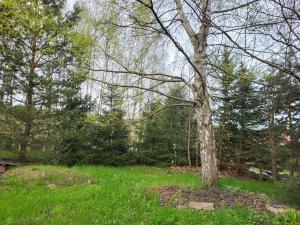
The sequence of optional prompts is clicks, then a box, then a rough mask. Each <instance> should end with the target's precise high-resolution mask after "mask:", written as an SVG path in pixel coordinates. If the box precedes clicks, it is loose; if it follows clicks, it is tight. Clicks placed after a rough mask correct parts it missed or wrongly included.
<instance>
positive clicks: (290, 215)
mask: <svg viewBox="0 0 300 225" xmlns="http://www.w3.org/2000/svg"><path fill="white" fill-rule="evenodd" d="M276 219H277V222H278V225H279V224H280V225H298V224H300V214H299V213H297V211H296V210H288V211H287V212H286V213H283V214H281V215H279V216H278V217H277V218H276Z"/></svg>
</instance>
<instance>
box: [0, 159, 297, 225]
mask: <svg viewBox="0 0 300 225" xmlns="http://www.w3.org/2000/svg"><path fill="white" fill-rule="evenodd" d="M8 175H9V176H8ZM8 175H6V177H4V178H2V179H0V224H20V225H25V224H57V225H63V224H72V225H75V224H84V225H88V224H120V225H123V224H124V225H146V224H147V225H175V224H176V225H200V224H205V225H210V224H211V225H215V224H220V225H225V224H239V225H240V224H241V225H244V224H257V225H260V224H266V225H267V224H278V225H280V224H293V225H296V224H299V222H300V218H299V216H300V215H299V214H297V213H296V212H295V211H290V212H288V213H286V214H283V215H281V216H272V215H270V214H266V213H254V212H251V211H249V210H247V209H246V208H243V207H239V206H234V207H230V208H224V209H220V210H217V211H214V212H199V211H196V210H191V209H180V210H179V209H175V208H172V207H168V206H160V204H159V196H158V194H155V193H151V192H148V191H147V189H148V188H149V187H153V186H160V185H166V184H181V185H185V186H189V187H192V188H199V182H200V180H199V176H197V175H193V174H191V173H188V172H170V171H169V170H168V169H161V168H153V167H142V166H134V167H121V168H111V167H96V166H80V167H73V168H66V167H58V166H42V165H31V166H24V167H19V168H16V169H13V170H11V171H9V172H8ZM220 185H221V186H222V187H226V188H234V189H241V190H245V191H251V192H261V193H265V194H267V195H269V196H272V195H277V194H278V190H277V189H276V186H274V185H273V184H271V183H267V182H255V181H244V180H237V179H233V178H222V179H221V181H220Z"/></svg>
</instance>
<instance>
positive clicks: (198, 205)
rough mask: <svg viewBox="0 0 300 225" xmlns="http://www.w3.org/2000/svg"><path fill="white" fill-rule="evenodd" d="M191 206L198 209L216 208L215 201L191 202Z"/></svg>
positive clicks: (208, 209)
mask: <svg viewBox="0 0 300 225" xmlns="http://www.w3.org/2000/svg"><path fill="white" fill-rule="evenodd" d="M189 207H190V208H193V209H197V210H205V211H211V210H214V209H215V208H214V203H212V202H193V201H191V202H189Z"/></svg>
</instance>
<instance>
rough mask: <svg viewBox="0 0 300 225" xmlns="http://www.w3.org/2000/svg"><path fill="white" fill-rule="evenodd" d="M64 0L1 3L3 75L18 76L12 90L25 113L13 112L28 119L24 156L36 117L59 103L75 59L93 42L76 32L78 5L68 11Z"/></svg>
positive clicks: (23, 136) (7, 0)
mask: <svg viewBox="0 0 300 225" xmlns="http://www.w3.org/2000/svg"><path fill="white" fill-rule="evenodd" d="M64 3H65V1H64V0H58V1H57V0H53V1H52V0H50V1H44V0H34V1H24V0H18V1H11V0H4V1H1V3H0V8H1V10H0V18H1V22H0V23H1V25H0V26H1V29H0V35H1V39H2V42H1V51H0V57H1V58H3V59H4V60H3V64H2V67H1V68H2V70H3V74H7V75H6V76H8V75H9V76H10V77H9V78H6V79H9V80H14V85H13V87H12V88H11V93H10V94H11V96H12V99H13V103H14V104H21V105H23V106H24V108H23V112H22V115H18V112H13V113H12V115H17V116H16V118H17V119H20V120H21V122H22V123H23V130H22V134H21V139H20V150H21V151H20V158H24V157H25V151H26V150H27V149H28V147H29V143H30V140H31V139H32V138H33V135H34V132H33V130H34V126H35V122H36V118H37V117H38V116H40V115H41V112H42V111H43V110H44V109H45V108H47V109H51V108H52V107H59V102H60V98H61V95H62V93H63V91H64V87H66V86H67V84H68V82H70V81H71V80H72V77H74V76H73V75H74V73H75V72H74V64H75V63H77V62H80V60H81V59H82V56H81V55H85V49H86V47H87V46H88V45H89V40H88V39H86V38H83V37H81V36H80V35H79V34H77V33H76V32H75V31H74V26H75V25H76V23H77V21H78V18H79V17H78V15H79V8H78V7H75V9H74V11H72V12H69V13H65V12H63V8H64ZM79 44H80V47H79ZM23 97H24V98H23ZM13 109H14V108H10V110H9V111H11V110H13ZM36 132H38V131H37V130H36Z"/></svg>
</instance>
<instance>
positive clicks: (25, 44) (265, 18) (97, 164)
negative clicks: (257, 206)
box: [0, 0, 300, 224]
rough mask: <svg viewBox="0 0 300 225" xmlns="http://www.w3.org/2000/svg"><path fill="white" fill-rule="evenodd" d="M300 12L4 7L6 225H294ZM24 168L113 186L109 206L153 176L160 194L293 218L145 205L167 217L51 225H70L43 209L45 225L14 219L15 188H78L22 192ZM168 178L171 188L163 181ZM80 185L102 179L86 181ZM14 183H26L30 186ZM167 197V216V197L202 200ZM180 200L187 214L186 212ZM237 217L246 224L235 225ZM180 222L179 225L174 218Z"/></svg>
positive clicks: (276, 0)
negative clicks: (266, 204) (263, 201)
mask: <svg viewBox="0 0 300 225" xmlns="http://www.w3.org/2000/svg"><path fill="white" fill-rule="evenodd" d="M299 12H300V1H299V0H226V1H225V0H214V1H212V0H78V1H75V0H0V166H1V161H3V165H4V162H9V163H11V162H12V163H16V164H18V166H17V167H16V168H13V169H12V170H11V169H10V167H9V168H8V172H4V173H3V175H2V176H3V178H1V174H0V202H1V201H2V200H1V198H2V197H1V196H3V199H6V201H7V203H4V205H5V204H7V205H6V209H5V208H4V205H3V208H1V206H0V209H1V211H2V212H4V213H6V214H3V217H1V212H0V218H6V220H4V219H3V221H5V222H4V223H3V224H34V223H38V224H40V222H43V221H47V222H46V223H45V224H77V223H76V222H74V221H81V222H78V224H202V223H200V222H199V223H196V222H193V221H192V220H193V218H194V219H195V221H200V220H203V221H206V222H203V224H297V223H298V222H299V221H300V214H299V210H298V211H297V207H298V209H299V207H300V191H299V190H300V13H299ZM9 163H7V165H9ZM23 164H26V166H25V167H23ZM27 164H29V167H28V165H27ZM19 165H22V166H20V168H24V169H23V172H24V174H25V175H26V173H27V172H28V170H32V172H30V174H31V175H32V174H35V173H38V172H37V171H40V170H41V171H44V172H41V173H40V174H39V175H36V176H44V175H41V174H45V173H46V174H47V173H48V172H49V171H50V172H49V173H50V174H52V173H55V174H56V175H55V176H58V177H60V178H59V179H62V180H63V179H65V178H62V177H64V176H66V177H68V176H70V179H73V178H74V179H73V181H74V182H75V183H76V182H77V181H78V182H79V183H80V182H83V183H85V182H86V184H87V186H89V185H91V182H92V183H93V182H95V184H93V185H95V186H93V187H94V188H96V186H97V185H98V183H97V182H98V181H99V185H101V182H104V180H105V179H108V180H105V182H104V183H105V185H107V186H105V187H106V188H107V190H105V191H104V189H103V190H102V191H99V193H102V195H103V196H104V195H105V196H110V194H111V193H110V194H107V193H108V190H109V189H111V188H112V187H111V185H113V184H114V186H118V182H119V184H121V183H124V185H125V183H126V181H125V180H126V177H127V178H128V182H132V186H134V185H137V183H135V182H136V179H138V178H137V177H139V179H141V181H140V182H142V184H141V185H140V186H136V189H139V188H141V187H143V188H145V187H146V186H147V188H148V189H149V185H154V183H153V182H154V181H152V178H151V176H150V175H149V173H153V174H154V175H153V176H156V175H157V176H159V178H158V179H162V180H160V181H155V185H156V186H159V185H165V184H168V185H175V184H176V185H183V186H184V185H187V186H188V187H190V188H192V189H193V190H194V189H199V188H200V189H201V190H206V191H207V192H208V193H213V194H208V196H214V197H216V196H217V195H218V194H219V193H220V191H219V190H222V193H223V192H224V193H225V192H226V191H225V190H229V189H230V188H233V189H235V188H240V189H241V190H242V191H248V192H257V193H265V194H266V195H270V196H271V197H272V198H273V197H274V196H276V195H280V199H276V198H275V199H276V200H278V201H279V202H280V204H281V203H282V204H283V203H284V204H286V205H288V207H292V208H296V209H295V210H294V211H292V213H291V212H290V211H289V212H288V213H290V214H288V215H287V216H286V217H284V219H283V218H282V217H281V218H279V219H278V218H277V219H276V221H275V220H274V221H275V222H274V221H273V220H272V219H273V217H272V216H271V217H268V219H266V217H264V216H262V217H259V216H257V218H256V217H255V216H254V217H255V218H254V219H253V218H252V217H253V215H258V214H251V213H250V214H249V218H250V217H251V218H250V219H249V221H248V220H247V222H246V219H245V218H243V216H242V215H244V214H245V212H244V211H239V210H244V209H238V210H237V211H235V209H234V210H233V211H225V212H222V211H221V212H219V211H218V212H217V214H211V215H210V216H211V217H210V216H209V217H205V215H204V214H201V215H200V214H199V215H198V214H195V215H194V214H193V215H190V216H191V217H190V222H188V219H187V218H189V215H187V214H184V213H182V214H180V213H178V214H176V213H174V212H175V211H174V212H173V211H168V210H173V209H165V208H163V209H158V208H157V207H158V206H156V205H155V204H157V203H155V201H154V200H153V199H152V198H151V200H149V201H150V203H149V204H150V205H151V206H149V208H147V207H146V208H145V206H144V205H143V204H144V203H143V202H141V200H140V199H139V198H138V199H136V201H138V202H139V203H138V204H137V205H138V206H137V207H140V208H138V209H137V208H136V209H134V210H133V211H135V210H137V211H140V210H141V209H142V208H145V212H146V211H147V210H148V211H147V213H148V215H152V216H153V215H154V214H153V212H154V211H155V210H157V211H155V212H156V213H159V212H160V213H161V214H160V215H158V214H155V216H153V217H151V216H149V217H147V216H141V217H138V218H136V221H139V222H136V223H135V222H134V221H135V220H130V219H129V218H128V220H126V219H124V220H123V221H121V220H118V219H116V220H115V221H117V222H116V223H114V222H113V220H111V221H110V219H112V218H117V217H115V216H116V215H117V214H111V215H110V216H108V214H105V215H106V216H108V217H107V218H106V217H105V216H104V214H103V212H102V211H99V212H98V213H100V214H101V215H103V216H104V217H103V218H106V221H107V223H106V222H104V221H105V220H104V219H103V220H100V221H98V222H97V221H96V220H95V221H94V220H89V219H88V218H89V217H88V216H87V217H84V216H83V217H82V220H81V219H79V220H77V219H78V218H77V219H76V218H75V217H76V215H72V216H75V217H74V218H73V217H72V216H71V214H70V215H68V216H70V218H69V217H68V216H67V215H65V217H64V216H63V214H62V215H61V214H59V212H56V211H53V215H56V214H55V213H58V214H57V215H60V216H62V218H69V220H68V219H66V220H61V219H59V218H61V217H55V216H52V217H51V215H52V214H51V213H52V211H51V213H49V215H48V214H47V218H46V217H45V218H46V219H45V218H44V217H43V216H40V212H39V211H35V210H32V211H31V212H30V213H36V214H34V215H35V216H36V215H39V216H40V217H39V216H37V219H39V220H38V221H37V222H34V221H33V220H32V217H34V216H32V215H31V214H26V215H27V216H25V217H22V216H21V214H17V213H16V212H13V208H14V207H17V206H16V205H14V204H13V203H12V202H10V201H9V200H8V199H10V198H13V199H15V201H16V202H18V201H21V199H22V198H23V197H21V196H14V194H13V192H10V191H11V190H10V188H11V189H12V190H15V191H16V190H22V191H24V192H26V191H29V190H27V189H26V185H29V184H32V185H42V186H43V185H46V186H47V185H48V186H49V185H50V187H49V188H50V189H55V190H56V188H57V187H58V186H59V185H62V186H72V185H74V184H75V183H74V184H73V183H72V184H69V183H68V182H67V183H63V184H61V183H58V184H57V183H55V182H54V181H53V180H51V179H52V178H51V177H52V175H53V174H52V175H51V176H50V175H49V174H48V175H49V177H47V176H46V177H44V178H43V179H50V178H51V179H50V180H48V181H47V182H46V181H43V182H46V183H43V182H42V183H35V182H33V180H26V179H27V178H26V179H25V178H24V179H25V180H24V179H23V178H22V176H25V175H24V174H23V175H22V173H23V172H22V169H21V170H19V169H20V168H19ZM35 165H36V167H37V168H35V167H34V166H35ZM45 165H47V166H45ZM32 166H33V167H32ZM170 168H171V169H170ZM4 169H5V165H4ZM15 169H16V171H15V172H13V171H14V170H15ZM48 169H49V171H48ZM169 170H170V171H171V172H170V173H171V174H173V175H174V179H175V181H174V182H172V181H171V180H169V178H166V177H167V173H168V172H166V171H169ZM45 171H46V172H45ZM47 171H48V172H47ZM59 171H60V172H59ZM96 171H98V173H99V174H97V175H96ZM79 172H80V173H86V174H89V175H90V176H92V177H93V176H96V177H94V178H93V179H94V180H93V179H92V178H91V179H89V178H86V180H85V178H82V177H80V176H79V175H78V176H77V175H76V174H77V173H79ZM0 173H1V172H0ZM6 173H8V175H6ZM114 173H116V174H115V175H116V178H113V177H114V176H115V175H113V174H114ZM127 173H128V174H127ZM185 173H188V174H190V175H186V174H185ZM194 173H196V174H194ZM74 174H75V175H74ZM31 175H30V176H31ZM135 175H136V176H137V177H134V176H135ZM10 176H11V177H16V176H17V177H18V176H19V178H20V179H21V180H22V179H23V180H22V182H23V183H22V185H21V183H20V182H21V181H20V182H19V183H18V182H17V183H14V182H16V181H12V180H11V179H10V178H9V177H10ZM32 176H33V175H32ZM34 176H35V175H34ZM53 176H54V175H53ZM55 176H54V177H55ZM122 176H123V177H122ZM165 176H166V177H165ZM25 177H26V176H25ZM109 177H112V178H111V179H112V181H111V182H112V183H110V184H109V183H106V182H109ZM224 177H226V178H224ZM28 179H29V178H28ZM53 179H54V178H53ZM55 179H56V178H55ZM55 179H54V180H55ZM57 179H58V178H57ZM114 179H117V180H114ZM118 179H119V180H118ZM143 179H145V180H144V181H142V180H143ZM224 179H225V180H224ZM226 179H227V180H226ZM228 179H229V180H230V181H229V184H227V183H226V182H227V181H228ZM231 179H232V180H231ZM52 181H53V182H54V183H53V185H54V186H55V187H54V186H53V185H52V186H51V184H52V183H51V182H52ZM117 181H118V182H117ZM185 181H186V182H185ZM49 182H50V183H49ZM243 182H246V183H243ZM247 182H249V183H247ZM251 182H253V183H251ZM225 183H226V185H225ZM133 184H134V185H133ZM246 184H247V185H246ZM126 185H127V186H126ZM126 185H125V186H124V187H126V188H127V187H128V190H127V189H126V190H127V191H128V192H130V186H131V185H129V183H126ZM239 185H241V186H239ZM268 185H270V186H268ZM2 186H3V188H2ZM29 186H30V185H29ZM48 186H47V187H48ZM6 187H9V188H6ZM34 187H35V186H34ZM43 187H44V186H43ZM51 187H54V188H51ZM39 188H40V187H38V188H37V190H38V191H41V190H42V189H39ZM74 188H76V185H75V187H74ZM74 188H73V189H74ZM87 188H89V187H87ZM91 188H92V187H91ZM147 188H146V189H147ZM165 188H166V189H163V188H158V189H157V190H160V191H158V192H160V196H161V197H160V201H161V204H162V202H163V203H164V194H166V192H168V193H169V192H170V193H171V192H172V193H173V192H174V193H175V194H176V193H178V192H180V193H185V194H186V195H188V196H194V195H193V194H190V193H191V192H193V191H191V190H186V189H184V188H183V189H182V187H181V186H168V187H165ZM228 188H229V189H228ZM23 189H24V190H23ZM71 189H72V188H71ZM73 189H72V190H71V191H75V189H74V190H73ZM148 189H147V190H148ZM150 189H151V188H150ZM37 190H35V191H37ZM143 190H144V189H143ZM151 190H152V189H151ZM230 190H231V189H230ZM271 190H272V191H271ZM64 191H65V189H64ZM89 191H91V190H90V189H89ZM93 191H94V192H90V194H91V195H94V194H95V195H96V193H97V191H96V189H95V190H93ZM140 192H144V191H140ZM140 192H139V193H140ZM150 192H151V191H150ZM26 193H27V192H26ZM37 193H38V192H37ZM37 193H34V194H33V193H31V194H32V196H35V195H37ZM70 193H71V192H70ZM78 193H80V191H79V190H78ZM92 193H93V194H92ZM118 193H119V194H122V193H123V192H122V191H121V190H119V191H118ZM147 193H148V192H147ZM205 193H206V192H205ZM226 193H227V195H228V199H231V198H232V199H235V198H236V197H234V196H235V195H233V194H232V193H231V192H230V191H229V192H226ZM270 193H271V194H270ZM278 193H280V194H278ZM31 194H30V193H29V194H28V196H29V197H30V196H31ZM72 194H74V196H75V193H73V192H72ZM140 194H141V193H140ZM60 195H63V194H61V193H59V194H58V196H60ZM45 196H46V195H45ZM70 196H71V194H70ZM124 196H125V194H124ZM124 196H123V197H124ZM182 196H185V195H184V194H183V195H181V197H180V198H179V199H181V200H178V202H181V201H183V200H182V199H185V200H186V198H184V197H182ZM218 196H219V195H218ZM29 197H28V198H29ZM60 197H63V196H60ZM60 197H57V198H60ZM127 197H128V196H127ZM131 197H132V196H131ZM131 197H128V198H129V199H132V200H128V201H127V202H130V201H134V199H135V198H134V197H132V198H131ZM45 198H46V197H45ZM111 198H112V199H113V197H111ZM116 198H117V197H116ZM149 198H150V197H149ZM254 198H256V199H260V198H259V197H254ZM117 199H118V198H117ZM120 199H123V198H122V196H120ZM120 199H118V200H116V202H118V201H122V200H120ZM124 199H125V197H124ZM124 199H123V200H124ZM167 199H168V198H167ZM188 199H190V197H189V198H188ZM48 200H49V205H51V204H56V203H54V202H52V203H51V201H52V200H53V199H52V200H50V199H48ZM48 200H47V201H48ZM73 200H74V199H73ZM73 200H72V201H73ZM144 200H145V199H144ZM144 200H143V201H144ZM28 201H29V200H28ZM35 201H39V200H35ZM40 201H43V200H40ZM47 201H46V202H47ZM53 201H54V200H53ZM74 201H75V200H74ZM103 201H104V202H105V200H103ZM112 201H113V200H112ZM145 201H146V200H145ZM166 201H167V203H168V204H169V203H170V202H169V199H168V200H166ZM186 201H187V200H186ZM224 201H225V202H227V201H226V200H224ZM178 202H177V203H176V204H175V205H176V207H177V206H178V205H179V206H180V205H181V203H180V204H179V203H178ZM216 202H217V201H216ZM228 202H229V200H228ZM73 203H74V202H73ZM1 204H2V202H1V203H0V205H1ZM35 204H37V207H39V204H40V202H36V203H35ZM47 204H48V203H47ZM87 204H89V203H87ZM93 204H94V203H93ZM128 204H131V203H128ZM132 204H133V203H132ZM145 204H146V203H145ZM182 204H183V203H182ZM215 204H216V203H215ZM226 204H227V203H226ZM226 204H225V205H226ZM228 204H229V203H228ZM169 205H170V204H169ZM171 205H172V204H171ZM173 205H174V204H173ZM20 207H21V206H20ZM26 207H27V206H24V208H22V210H23V209H24V210H25V208H26ZM40 207H42V206H40ZM49 207H50V206H49ZM63 207H65V208H64V210H63V211H68V210H67V205H64V206H63ZM78 207H85V206H78ZM93 207H96V206H93ZM106 207H107V210H106V211H105V213H108V211H109V210H110V209H112V208H114V207H119V206H118V203H116V204H115V206H114V205H109V202H107V205H106ZM120 207H121V206H120ZM126 207H127V206H126ZM130 207H131V206H130V205H128V208H130ZM151 207H152V208H151ZM168 207H169V206H168ZM218 207H219V206H218ZM220 207H221V206H220ZM96 208H97V207H96ZM9 209H11V211H10V210H9ZM84 209H85V208H84ZM118 209H119V208H118ZM22 210H21V208H20V212H21V211H22ZM86 210H87V209H86ZM99 210H100V209H99ZM152 210H153V211H152ZM159 210H165V211H159ZM96 211H97V210H96V209H95V212H96ZM116 211H117V210H116ZM26 212H27V211H26ZM186 212H187V213H190V212H188V211H186ZM14 213H16V214H14ZM24 213H25V211H24ZM140 213H142V212H140ZM192 213H194V212H192ZM218 213H219V214H218ZM222 213H223V214H224V215H223V214H222ZM231 213H233V214H234V213H237V217H236V219H233V220H232V221H230V217H231V216H232V215H233V214H231ZM243 213H244V214H243ZM8 214H10V217H9V216H8ZM121 214H122V213H121ZM121 214H120V215H121ZM173 214H174V216H175V215H177V216H178V218H176V216H175V217H172V218H173V220H172V219H170V220H166V219H163V216H162V215H169V216H171V215H173ZM246 214H247V213H246ZM22 215H23V214H22ZM43 215H44V214H43ZM45 215H46V214H45ZM122 215H123V214H122ZM141 215H144V214H141ZM212 215H213V216H212ZM259 215H261V214H259ZM262 215H265V214H262ZM123 216H124V217H123V218H126V216H125V213H124V215H123ZM199 216H201V218H198V217H199ZM247 216H248V214H247ZM48 217H49V218H48ZM91 217H93V218H94V219H95V215H93V216H91ZM9 218H10V220H9ZM20 218H21V219H20ZM22 218H23V219H22ZM29 218H30V219H29ZM43 218H44V219H43ZM51 218H52V219H51ZM84 218H85V219H87V220H84ZM108 218H110V219H108ZM147 218H148V219H149V220H148V219H147ZM174 218H176V219H174ZM216 218H217V219H216ZM247 218H248V217H247ZM270 218H271V219H270ZM48 219H49V220H48ZM73 219H74V220H73ZM206 219H207V220H206ZM244 219H245V220H244ZM271 220H272V221H271ZM59 221H64V222H63V223H59ZM72 221H73V222H72ZM101 221H102V222H101ZM180 221H185V222H182V223H181V222H180ZM213 221H215V222H213ZM216 221H217V222H216ZM224 221H225V222H224ZM263 221H265V223H263ZM283 221H285V222H283ZM287 221H288V222H287ZM209 222H211V223H209ZM0 224H1V221H0Z"/></svg>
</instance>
